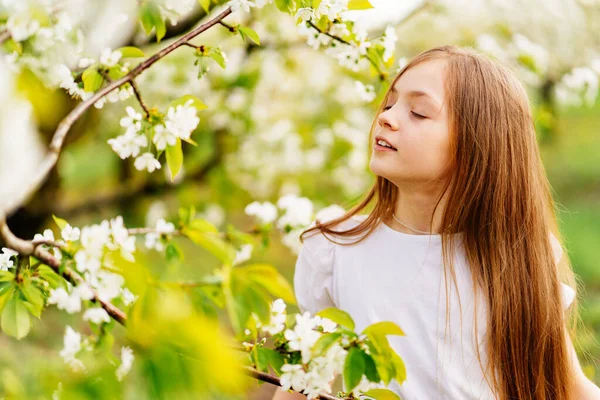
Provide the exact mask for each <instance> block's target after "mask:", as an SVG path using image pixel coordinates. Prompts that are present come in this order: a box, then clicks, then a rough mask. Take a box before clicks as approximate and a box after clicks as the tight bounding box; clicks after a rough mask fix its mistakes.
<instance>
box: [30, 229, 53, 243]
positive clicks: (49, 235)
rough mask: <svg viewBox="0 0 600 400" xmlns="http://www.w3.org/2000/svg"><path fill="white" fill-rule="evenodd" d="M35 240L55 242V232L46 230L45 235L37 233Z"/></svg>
mask: <svg viewBox="0 0 600 400" xmlns="http://www.w3.org/2000/svg"><path fill="white" fill-rule="evenodd" d="M33 240H48V241H54V232H52V230H51V229H45V230H44V233H43V234H40V233H36V234H35V235H34V236H33Z"/></svg>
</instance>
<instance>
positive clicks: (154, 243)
mask: <svg viewBox="0 0 600 400" xmlns="http://www.w3.org/2000/svg"><path fill="white" fill-rule="evenodd" d="M144 245H145V246H146V248H147V249H149V250H152V249H154V250H156V251H163V250H164V249H165V245H164V244H163V243H162V241H161V240H160V234H158V233H156V232H149V233H147V234H146V235H145V240H144Z"/></svg>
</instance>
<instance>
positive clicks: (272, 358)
mask: <svg viewBox="0 0 600 400" xmlns="http://www.w3.org/2000/svg"><path fill="white" fill-rule="evenodd" d="M261 349H262V352H263V353H264V354H265V355H266V358H267V361H268V363H269V366H271V368H273V369H274V370H275V372H276V373H277V375H281V367H282V366H283V364H285V359H284V358H283V356H282V355H281V354H280V353H278V352H277V351H275V350H273V349H265V348H264V347H261Z"/></svg>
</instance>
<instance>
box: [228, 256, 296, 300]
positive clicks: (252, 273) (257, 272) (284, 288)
mask: <svg viewBox="0 0 600 400" xmlns="http://www.w3.org/2000/svg"><path fill="white" fill-rule="evenodd" d="M232 273H233V274H238V275H245V276H246V277H247V279H248V280H250V281H252V282H255V283H257V284H259V285H260V286H262V287H263V288H264V289H266V290H267V291H268V292H269V293H270V294H271V295H272V296H273V297H280V298H281V299H282V300H283V301H285V302H286V303H291V304H296V299H295V297H294V289H293V288H292V285H291V284H290V283H289V282H288V281H287V280H286V279H285V278H284V277H283V276H282V275H281V274H280V273H279V272H278V271H277V269H276V268H275V267H273V266H272V265H268V264H251V265H248V266H245V267H236V268H234V269H233V270H232Z"/></svg>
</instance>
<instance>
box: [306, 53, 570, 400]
mask: <svg viewBox="0 0 600 400" xmlns="http://www.w3.org/2000/svg"><path fill="white" fill-rule="evenodd" d="M434 59H444V60H446V61H447V68H446V81H445V89H446V93H447V99H446V105H447V107H448V115H449V121H448V122H449V127H450V137H451V139H450V141H451V152H452V154H451V157H452V172H451V178H450V179H448V181H447V184H446V186H445V187H444V189H443V190H442V192H441V193H440V194H439V198H438V201H437V203H436V207H435V208H436V209H437V207H438V206H439V203H440V200H441V199H442V197H443V196H444V194H447V196H448V197H447V199H448V200H447V204H446V208H445V212H444V214H443V217H442V225H441V226H442V227H444V228H443V231H442V232H441V234H442V253H443V262H444V266H445V269H444V271H445V272H446V271H448V272H449V273H450V275H451V276H452V278H453V280H454V282H456V278H455V273H454V266H453V262H452V259H453V257H452V254H454V251H455V249H454V247H455V245H454V241H453V240H450V239H451V237H452V234H454V233H457V232H462V233H463V234H464V236H463V238H464V241H463V245H464V250H465V253H466V258H467V261H468V263H469V268H470V269H471V275H472V277H473V288H474V290H480V291H481V293H483V298H484V299H485V300H486V305H485V306H486V307H487V310H488V313H487V314H488V319H487V333H488V339H487V353H488V354H487V356H488V357H487V359H488V364H487V365H486V366H485V367H484V366H483V365H482V368H483V367H484V369H485V370H486V371H495V373H486V379H488V382H489V383H490V385H491V386H492V387H493V388H494V390H495V392H496V393H497V395H498V396H499V398H500V399H502V400H508V399H519V400H526V399H536V400H538V399H539V400H542V399H560V400H568V399H572V398H573V395H572V391H573V385H574V372H573V371H572V370H571V364H570V356H569V348H568V343H567V336H566V335H567V332H569V331H570V332H572V333H573V332H574V328H575V315H574V314H575V312H576V311H575V310H576V309H577V299H575V300H574V301H573V303H572V305H571V306H570V307H569V310H568V313H567V314H566V315H565V313H564V312H563V306H562V302H561V287H560V282H561V281H562V282H565V283H567V284H568V285H569V286H571V287H575V277H574V274H573V272H572V269H571V266H570V262H569V261H568V258H567V255H566V252H563V257H562V258H561V262H559V263H558V266H557V264H556V262H555V259H554V255H553V251H552V246H551V242H550V240H551V239H550V233H552V234H553V235H554V236H555V237H556V238H557V239H558V241H559V243H560V245H561V247H563V245H562V243H563V242H562V238H561V235H560V233H559V231H558V227H557V223H556V215H555V209H554V207H555V206H554V202H553V199H552V195H551V190H550V185H549V182H548V180H547V177H546V173H545V171H544V167H543V165H542V162H541V159H540V155H539V150H538V146H537V141H536V132H535V127H534V121H533V117H532V112H531V105H530V103H529V98H528V95H527V92H526V90H525V88H524V87H523V85H522V84H521V82H520V81H519V80H518V79H517V77H516V76H515V74H514V73H513V71H512V70H511V68H510V67H509V66H508V65H507V64H505V63H504V62H502V61H499V60H494V59H491V58H489V57H487V56H485V55H482V54H479V53H478V52H476V51H475V50H473V49H469V48H459V47H456V46H440V47H436V48H433V49H430V50H427V51H424V52H422V53H420V54H418V55H417V56H416V57H414V58H413V59H412V60H411V61H410V62H409V63H408V64H407V65H406V66H405V67H404V68H402V69H401V70H400V71H399V72H398V74H397V76H396V77H395V78H394V79H393V81H392V84H391V85H390V88H388V91H387V93H386V94H385V98H384V99H383V101H382V103H381V105H380V106H379V109H378V111H377V113H376V117H375V119H374V121H373V124H372V126H371V131H370V134H369V143H373V141H372V139H373V132H374V128H375V126H376V124H377V117H378V116H379V114H380V113H381V112H382V110H383V107H384V106H385V104H386V103H387V100H388V97H389V95H390V89H391V87H393V86H394V84H395V82H396V81H397V79H398V78H399V77H400V76H402V74H403V73H404V72H406V71H407V70H408V69H410V68H412V67H413V66H415V65H417V64H420V63H423V62H426V61H428V60H434ZM370 148H371V147H370V146H369V149H370ZM397 196H398V190H397V187H396V186H395V185H394V184H392V183H391V182H390V181H388V180H387V179H385V178H383V177H381V176H377V177H376V181H375V183H374V185H373V186H372V188H371V189H370V190H369V192H368V193H367V194H366V195H365V196H364V197H363V198H362V200H360V202H359V203H358V204H357V205H355V206H354V207H352V208H351V209H350V210H349V211H347V212H346V213H345V214H344V215H343V216H341V217H339V218H336V219H333V220H330V221H327V222H323V223H321V222H320V221H316V224H315V225H314V226H312V227H310V228H309V229H307V230H305V231H304V232H303V233H302V235H301V236H300V237H301V240H303V239H304V235H306V234H309V233H310V232H313V231H314V232H321V233H323V234H325V236H326V237H327V235H336V236H355V235H361V234H363V235H362V237H360V239H359V240H357V241H355V242H353V243H349V242H345V243H341V244H344V245H349V244H354V243H357V242H360V241H362V240H364V238H365V237H366V236H368V235H369V234H370V233H371V232H372V231H373V230H374V229H375V228H376V227H377V225H378V224H379V223H381V221H384V220H388V219H389V217H390V216H391V213H392V212H393V210H394V206H395V204H396V200H397ZM361 211H363V214H365V213H366V218H364V219H363V220H361V222H360V223H359V224H357V225H355V226H354V227H352V228H351V229H349V230H345V231H337V230H335V226H336V225H338V224H339V223H341V222H343V221H346V220H348V219H349V218H351V217H352V216H354V215H357V214H359V213H361ZM432 214H434V213H432ZM432 225H433V217H432V220H431V223H430V226H432ZM445 276H446V274H445ZM446 301H448V300H447V299H446ZM569 316H570V317H571V318H568V317H569ZM475 326H476V323H475ZM479 360H480V364H481V357H480V356H479Z"/></svg>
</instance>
